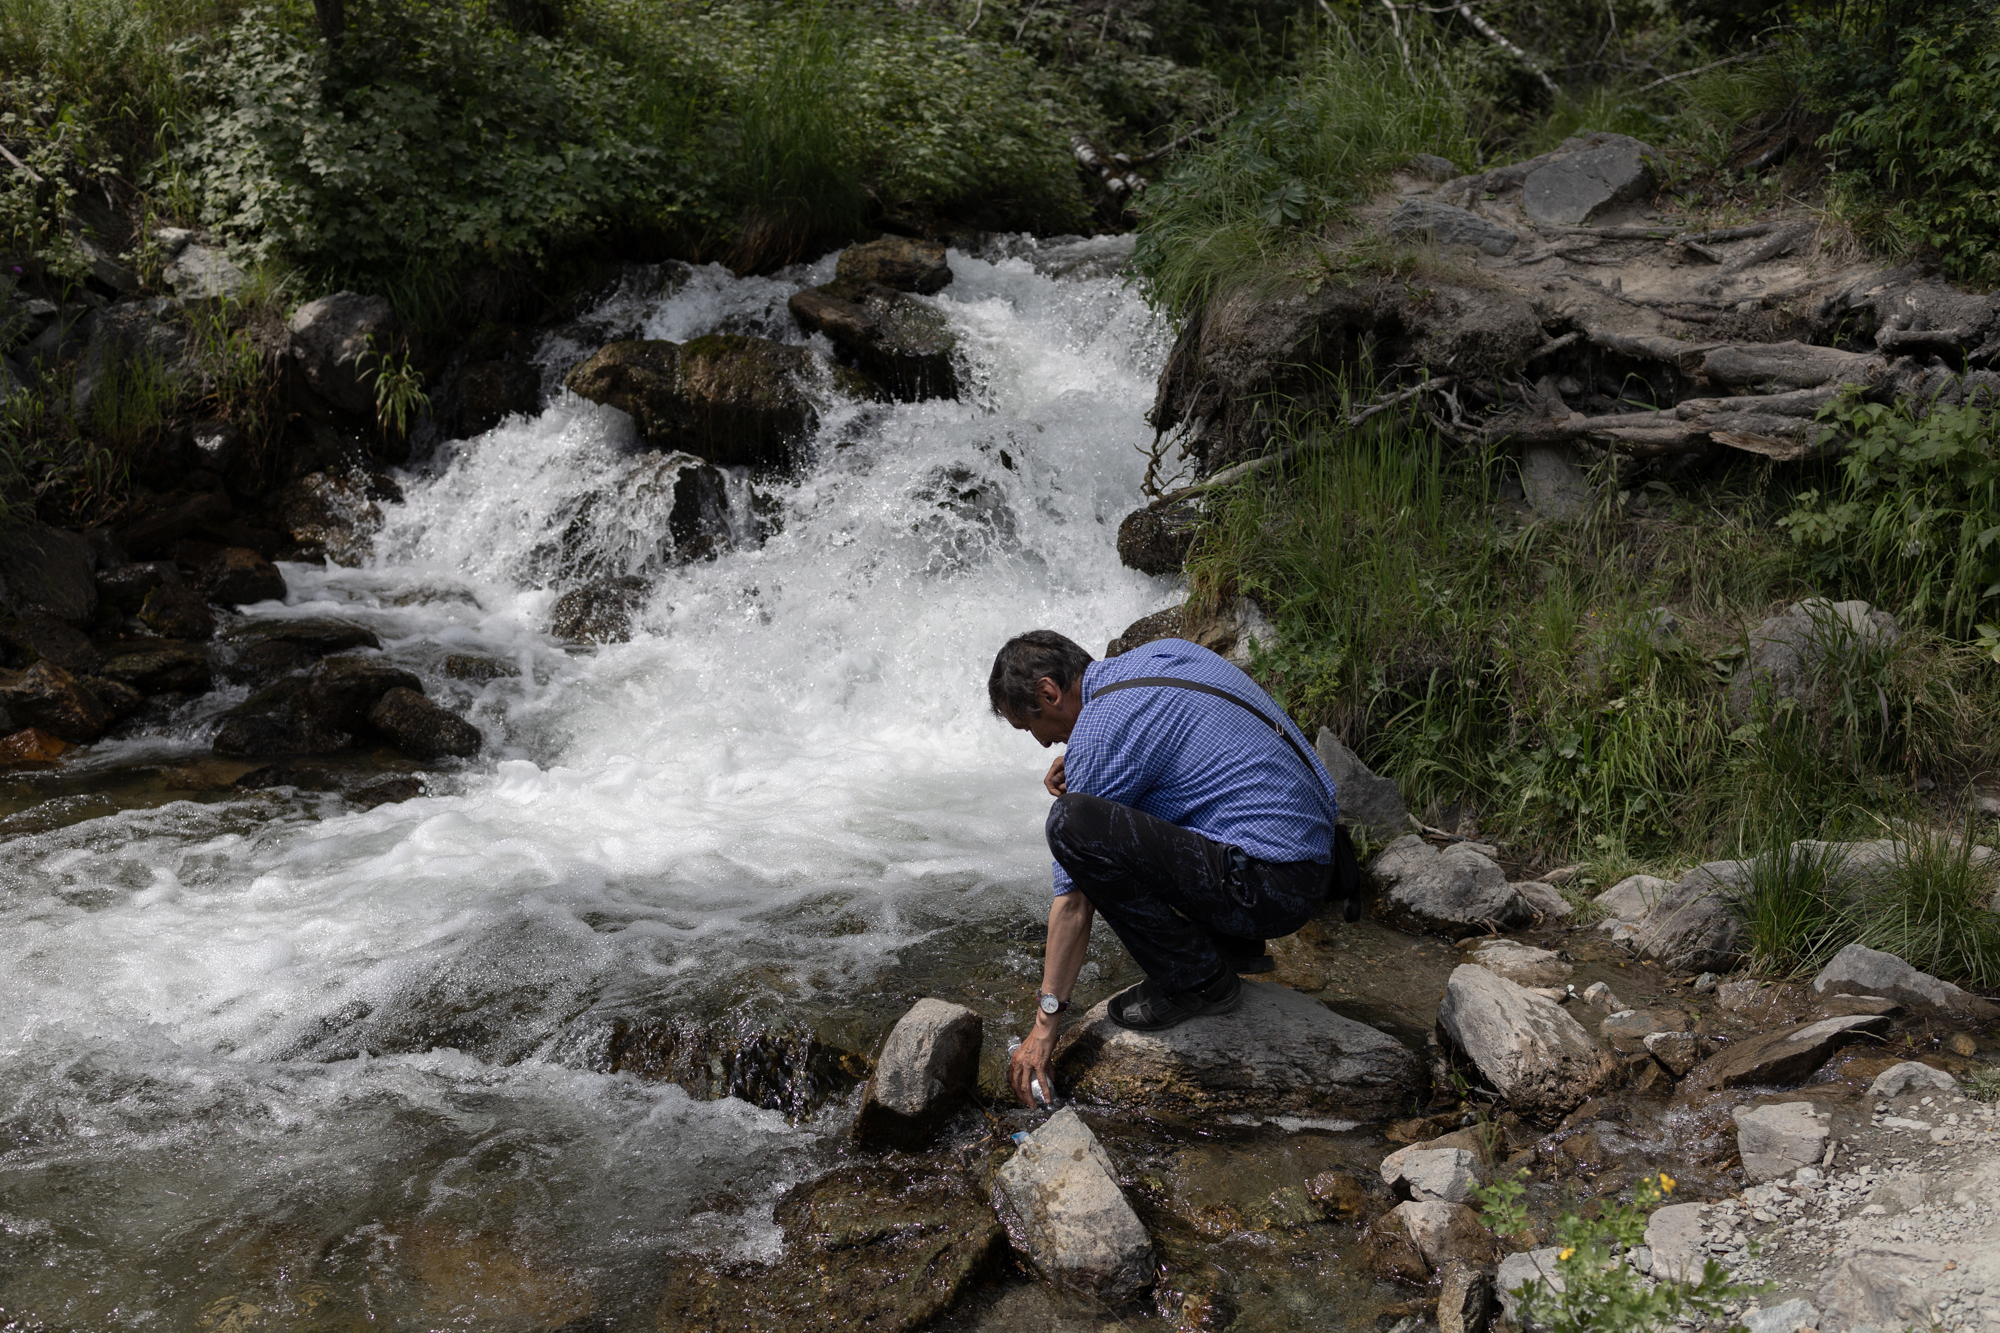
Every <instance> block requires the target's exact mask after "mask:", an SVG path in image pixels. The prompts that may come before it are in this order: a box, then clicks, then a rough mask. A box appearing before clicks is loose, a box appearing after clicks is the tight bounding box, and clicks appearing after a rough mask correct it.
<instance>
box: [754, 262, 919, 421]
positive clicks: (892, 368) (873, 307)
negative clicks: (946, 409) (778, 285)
mask: <svg viewBox="0 0 2000 1333" xmlns="http://www.w3.org/2000/svg"><path fill="white" fill-rule="evenodd" d="M786 306H787V308H788V309H790V310H791V312H792V318H793V319H795V320H797V321H798V324H799V327H800V328H802V329H804V330H805V331H806V332H808V333H823V334H825V335H826V336H827V337H828V338H829V339H831V340H832V342H833V345H834V346H835V347H836V348H838V349H839V351H840V354H841V357H842V359H843V360H845V361H848V362H851V363H852V364H853V365H855V366H856V367H858V368H859V369H860V370H861V372H862V373H863V374H865V375H867V376H868V377H869V378H870V379H872V380H874V381H875V382H876V383H877V384H879V385H880V386H881V387H882V389H883V390H884V391H885V392H886V393H887V394H888V395H889V396H890V397H891V398H895V399H898V400H899V401H902V402H906V403H916V402H922V401H923V400H925V399H927V398H956V397H958V371H957V369H956V367H955V366H954V365H953V356H954V353H955V352H956V351H957V349H958V339H957V336H956V335H955V334H953V333H952V331H951V324H950V321H948V320H947V319H946V318H945V317H944V313H943V312H942V311H940V310H939V309H938V308H937V307H936V306H933V305H929V304H927V303H925V302H924V301H922V300H921V299H919V298H917V297H915V296H912V295H910V294H909V293H907V292H899V291H896V290H895V289H894V288H891V287H884V286H883V285H881V284H880V283H876V282H831V283H828V284H827V285H826V286H824V287H814V288H811V289H810V290H807V291H803V292H798V293H796V294H794V295H793V297H792V298H791V300H790V301H788V302H787V303H786Z"/></svg>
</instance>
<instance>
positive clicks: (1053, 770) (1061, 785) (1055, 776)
mask: <svg viewBox="0 0 2000 1333" xmlns="http://www.w3.org/2000/svg"><path fill="white" fill-rule="evenodd" d="M1042 785H1043V786H1044V787H1047V788H1048V789H1049V795H1051V796H1061V795H1062V794H1063V793H1064V792H1066V791H1068V790H1069V784H1068V783H1066V782H1064V781H1063V757H1062V756H1061V755H1057V756H1056V761H1055V762H1054V763H1053V764H1050V765H1049V772H1048V776H1047V777H1045V778H1043V779H1042Z"/></svg>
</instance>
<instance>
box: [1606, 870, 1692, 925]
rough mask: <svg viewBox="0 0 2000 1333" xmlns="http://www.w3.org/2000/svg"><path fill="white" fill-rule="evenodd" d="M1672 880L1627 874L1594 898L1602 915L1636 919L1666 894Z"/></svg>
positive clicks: (1615, 918) (1626, 919)
mask: <svg viewBox="0 0 2000 1333" xmlns="http://www.w3.org/2000/svg"><path fill="white" fill-rule="evenodd" d="M1673 886H1674V885H1673V881H1672V880H1667V879H1661V878H1660V877H1659V876H1658V875H1627V876H1626V877H1625V878H1624V879H1621V880H1619V881H1618V882H1617V883H1616V884H1613V885H1612V886H1611V887H1610V888H1608V889H1606V890H1605V891H1604V892H1603V893H1600V894H1598V895H1597V897H1596V899H1595V900H1594V901H1595V902H1596V903H1597V905H1598V906H1599V907H1600V908H1602V909H1603V911H1604V915H1605V916H1607V917H1610V918H1611V919H1613V920H1617V921H1637V920H1639V919H1640V918H1642V917H1644V916H1645V915H1646V913H1648V912H1650V911H1652V910H1653V904H1655V903H1657V902H1659V901H1660V899H1662V898H1664V897H1666V896H1667V891H1668V890H1670V889H1672V888H1673Z"/></svg>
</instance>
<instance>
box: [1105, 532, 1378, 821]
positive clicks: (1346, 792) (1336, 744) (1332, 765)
mask: <svg viewBox="0 0 2000 1333" xmlns="http://www.w3.org/2000/svg"><path fill="white" fill-rule="evenodd" d="M1119 539H1120V540H1121V541H1122V540H1123V539H1124V530H1123V529H1120V531H1119ZM1313 749H1314V751H1315V752H1317V753H1318V755H1319V761H1320V762H1321V763H1322V764H1325V765H1326V771H1327V775H1328V776H1329V777H1331V778H1332V779H1333V793H1334V799H1335V800H1336V801H1337V802H1338V803H1339V805H1340V822H1341V823H1343V824H1355V825H1359V826H1360V827H1362V828H1365V829H1367V830H1368V836H1369V837H1370V838H1371V839H1373V840H1374V841H1376V842H1391V841H1393V840H1395V839H1397V838H1400V837H1404V836H1406V835H1407V834H1408V832H1409V827H1410V814H1409V810H1408V809H1407V808H1406V807H1405V806H1404V805H1403V791H1402V788H1400V787H1398V786H1397V785H1396V784H1395V783H1394V782H1393V781H1391V780H1390V779H1388V778H1381V777H1377V776H1375V773H1374V772H1373V770H1371V769H1370V768H1369V767H1368V765H1366V764H1364V763H1362V762H1361V756H1359V755H1357V754H1355V753H1354V751H1352V750H1350V749H1348V748H1347V747H1346V746H1345V745H1343V744H1341V742H1340V737H1338V736H1336V735H1334V734H1333V731H1332V729H1331V728H1329V727H1321V728H1320V729H1319V735H1318V736H1317V737H1315V738H1314V740H1313Z"/></svg>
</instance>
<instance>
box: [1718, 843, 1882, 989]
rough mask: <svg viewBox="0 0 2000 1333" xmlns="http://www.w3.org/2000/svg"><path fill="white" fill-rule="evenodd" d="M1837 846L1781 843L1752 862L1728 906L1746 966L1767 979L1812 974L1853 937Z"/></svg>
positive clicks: (1843, 856)
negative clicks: (1737, 927)
mask: <svg viewBox="0 0 2000 1333" xmlns="http://www.w3.org/2000/svg"><path fill="white" fill-rule="evenodd" d="M1845 867H1846V853H1845V851H1844V850H1843V849H1842V847H1841V844H1839V843H1831V842H1822V843H1813V842H1804V841H1790V840H1786V841H1780V842H1778V843H1777V844H1776V845H1775V846H1773V847H1772V848H1770V849H1769V850H1767V851H1765V852H1764V853H1763V854H1762V855H1760V856H1758V857H1756V858H1755V859H1754V860H1752V861H1751V863H1750V877H1749V880H1748V882H1747V883H1745V884H1744V886H1743V888H1742V890H1741V891H1740V892H1739V893H1738V894H1737V895H1736V897H1735V898H1734V899H1733V900H1732V901H1731V903H1730V906H1731V909H1732V910H1733V911H1735V913H1736V915H1737V916H1738V917H1739V918H1740V919H1741V920H1742V922H1743V934H1744V943H1745V947H1746V949H1747V951H1748V953H1749V955H1750V965H1751V967H1753V968H1755V969H1756V970H1757V971H1759V972H1762V973H1764V974H1766V975H1769V976H1778V977H1790V976H1797V975H1800V974H1802V973H1805V972H1810V971H1815V970H1817V969H1818V968H1820V967H1822V966H1824V965H1825V963H1826V961H1827V960H1828V959H1829V958H1831V957H1833V955H1834V954H1836V953H1838V952H1840V950H1841V949H1843V948H1845V947H1846V945H1847V944H1848V942H1849V941H1850V940H1851V939H1852V938H1853V933H1854V921H1853V916H1852V913H1851V911H1850V910H1849V907H1848V905H1847V902H1846V895H1845V894H1844V892H1843V889H1842V874H1841V872H1842V871H1843V870H1844V869H1845Z"/></svg>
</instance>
